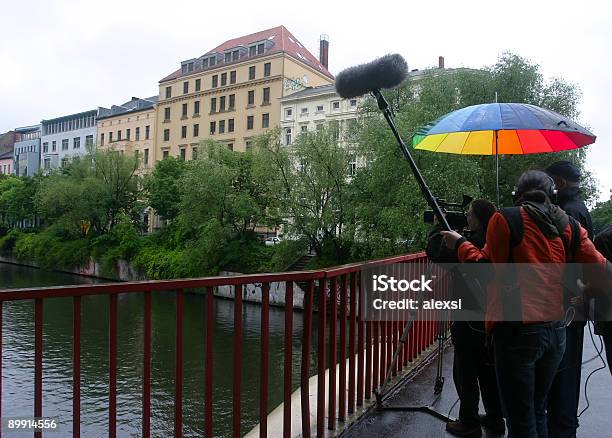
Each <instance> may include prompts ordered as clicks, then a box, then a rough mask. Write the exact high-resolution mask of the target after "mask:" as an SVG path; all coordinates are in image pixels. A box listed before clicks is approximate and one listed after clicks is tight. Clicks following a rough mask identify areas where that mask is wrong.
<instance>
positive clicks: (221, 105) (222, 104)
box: [219, 96, 225, 112]
mask: <svg viewBox="0 0 612 438" xmlns="http://www.w3.org/2000/svg"><path fill="white" fill-rule="evenodd" d="M223 111H225V96H221V97H220V98H219V112H223Z"/></svg>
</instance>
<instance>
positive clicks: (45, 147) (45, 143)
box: [43, 142, 49, 154]
mask: <svg viewBox="0 0 612 438" xmlns="http://www.w3.org/2000/svg"><path fill="white" fill-rule="evenodd" d="M47 152H49V142H44V143H43V153H45V154H46V153H47Z"/></svg>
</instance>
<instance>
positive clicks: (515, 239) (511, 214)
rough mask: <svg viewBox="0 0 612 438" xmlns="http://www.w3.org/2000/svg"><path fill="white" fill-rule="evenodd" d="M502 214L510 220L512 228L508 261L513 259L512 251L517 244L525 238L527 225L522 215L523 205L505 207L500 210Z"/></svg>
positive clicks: (507, 220) (509, 226) (509, 224)
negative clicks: (524, 223)
mask: <svg viewBox="0 0 612 438" xmlns="http://www.w3.org/2000/svg"><path fill="white" fill-rule="evenodd" d="M499 212H500V213H501V215H502V216H503V217H504V218H505V219H506V222H508V228H510V248H509V251H508V262H512V261H513V256H512V252H513V249H514V247H515V246H517V245H518V244H519V243H521V240H523V234H524V233H525V226H524V225H523V217H522V216H521V207H505V208H501V209H500V210H499Z"/></svg>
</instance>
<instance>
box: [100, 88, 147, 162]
mask: <svg viewBox="0 0 612 438" xmlns="http://www.w3.org/2000/svg"><path fill="white" fill-rule="evenodd" d="M155 102H157V96H152V97H147V98H144V99H141V98H138V97H132V99H130V100H129V101H127V102H125V103H122V104H121V105H113V106H112V107H111V108H110V109H106V108H101V111H100V115H99V116H98V118H97V130H98V133H97V135H98V137H97V140H96V145H97V147H98V149H100V150H110V149H112V150H116V151H120V152H121V153H126V154H129V155H136V156H137V157H138V158H139V159H140V169H141V171H146V170H147V169H150V168H151V167H152V166H153V165H154V164H155V163H154V161H153V159H152V157H153V154H154V141H155Z"/></svg>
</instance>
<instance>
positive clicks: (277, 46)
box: [159, 25, 334, 82]
mask: <svg viewBox="0 0 612 438" xmlns="http://www.w3.org/2000/svg"><path fill="white" fill-rule="evenodd" d="M262 41H270V42H271V43H272V44H271V47H270V48H268V50H266V51H265V52H264V53H263V54H261V55H255V56H249V58H251V59H255V58H258V57H261V56H267V55H270V54H273V53H281V52H282V53H287V54H288V55H291V56H292V57H293V58H295V59H296V60H298V61H301V62H303V63H305V64H306V65H310V67H312V68H314V69H315V70H318V71H320V72H321V73H323V74H324V75H325V76H327V77H329V78H330V79H333V78H334V76H333V75H332V74H331V73H330V72H329V70H327V68H325V67H324V66H323V65H322V64H321V63H320V62H319V60H318V59H317V58H316V57H315V56H314V55H313V54H312V53H310V52H309V51H308V49H306V48H305V47H304V45H302V44H301V43H300V42H299V41H298V39H297V38H296V37H294V36H293V34H292V33H291V32H289V31H288V30H287V28H286V27H285V26H282V25H281V26H278V27H273V28H272V29H267V30H262V31H260V32H255V33H252V34H250V35H245V36H241V37H238V38H234V39H231V40H227V41H225V42H224V43H223V44H221V45H219V46H217V47H215V48H214V49H212V50H210V51H208V52H206V53H205V54H204V55H202V56H201V57H207V56H209V55H211V54H214V53H224V52H225V51H227V50H229V49H233V48H238V47H240V46H242V47H249V46H250V45H252V44H254V43H258V42H262ZM244 60H245V58H244V57H242V58H240V59H239V60H237V61H232V62H230V63H223V62H221V63H218V64H216V65H215V66H213V67H208V68H205V69H203V70H208V69H215V68H218V67H219V66H222V65H231V64H234V63H238V62H243V61H244ZM200 71H202V70H200ZM190 74H193V72H188V73H183V72H182V70H181V69H178V70H176V71H175V72H173V73H171V74H170V75H168V76H166V77H165V78H163V79H161V80H160V81H159V82H166V81H170V80H172V79H177V78H179V77H181V76H185V75H190Z"/></svg>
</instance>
